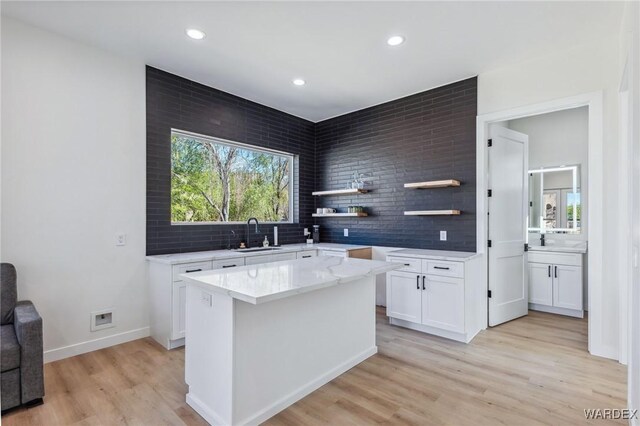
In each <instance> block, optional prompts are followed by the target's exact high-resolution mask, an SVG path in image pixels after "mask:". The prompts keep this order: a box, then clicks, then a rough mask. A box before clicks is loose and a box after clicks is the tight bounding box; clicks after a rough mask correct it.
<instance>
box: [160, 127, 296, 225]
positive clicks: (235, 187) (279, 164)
mask: <svg viewBox="0 0 640 426" xmlns="http://www.w3.org/2000/svg"><path fill="white" fill-rule="evenodd" d="M292 172H293V155H291V154H287V153H283V152H276V151H270V150H266V149H263V148H258V147H254V146H249V145H244V144H240V143H235V142H229V141H223V140H220V139H216V138H211V137H206V136H201V135H194V134H190V133H187V132H180V131H173V132H172V133H171V222H172V223H202V222H209V223H211V222H213V223H232V222H246V221H247V220H248V219H249V218H251V217H255V218H257V219H258V220H259V221H261V222H292V216H293V208H292V206H293V202H292V201H293V192H292V186H293V184H292V181H293V179H292V177H293V175H292Z"/></svg>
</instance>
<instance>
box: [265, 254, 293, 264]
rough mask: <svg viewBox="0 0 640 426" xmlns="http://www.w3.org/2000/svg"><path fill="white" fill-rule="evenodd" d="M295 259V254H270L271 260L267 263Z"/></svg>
mask: <svg viewBox="0 0 640 426" xmlns="http://www.w3.org/2000/svg"><path fill="white" fill-rule="evenodd" d="M295 258H296V254H295V253H278V254H272V255H271V259H270V260H269V262H281V261H283V260H295Z"/></svg>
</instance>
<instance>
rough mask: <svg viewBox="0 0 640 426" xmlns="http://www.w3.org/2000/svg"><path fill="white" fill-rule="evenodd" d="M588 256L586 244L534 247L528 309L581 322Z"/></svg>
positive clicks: (530, 267) (529, 259)
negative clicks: (574, 318)
mask: <svg viewBox="0 0 640 426" xmlns="http://www.w3.org/2000/svg"><path fill="white" fill-rule="evenodd" d="M586 252H587V245H586V243H584V242H575V243H572V242H565V243H560V244H557V245H556V244H554V245H545V246H536V245H534V246H531V247H530V248H529V254H528V264H529V309H531V310H534V311H543V312H550V313H554V314H561V315H569V316H572V317H578V318H582V317H583V316H584V292H585V280H584V275H585V274H584V270H585V261H584V258H585V254H586Z"/></svg>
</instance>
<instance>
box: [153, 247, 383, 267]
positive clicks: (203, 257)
mask: <svg viewBox="0 0 640 426" xmlns="http://www.w3.org/2000/svg"><path fill="white" fill-rule="evenodd" d="M369 247H371V246H362V245H354V244H335V243H318V244H305V243H302V244H285V245H281V246H279V247H278V248H277V249H276V250H268V251H254V252H251V251H236V250H209V251H195V252H189V253H173V254H160V255H155V256H146V259H147V260H148V261H150V262H158V263H165V264H169V265H177V264H180V263H190V262H205V261H208V260H221V259H229V258H234V257H249V256H264V255H269V254H278V253H291V252H299V251H304V250H333V251H343V252H344V251H349V250H358V249H363V248H369Z"/></svg>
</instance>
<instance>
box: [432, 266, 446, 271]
mask: <svg viewBox="0 0 640 426" xmlns="http://www.w3.org/2000/svg"><path fill="white" fill-rule="evenodd" d="M433 269H444V270H445V271H448V270H449V268H448V267H447V268H445V267H444V266H434V267H433Z"/></svg>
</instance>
